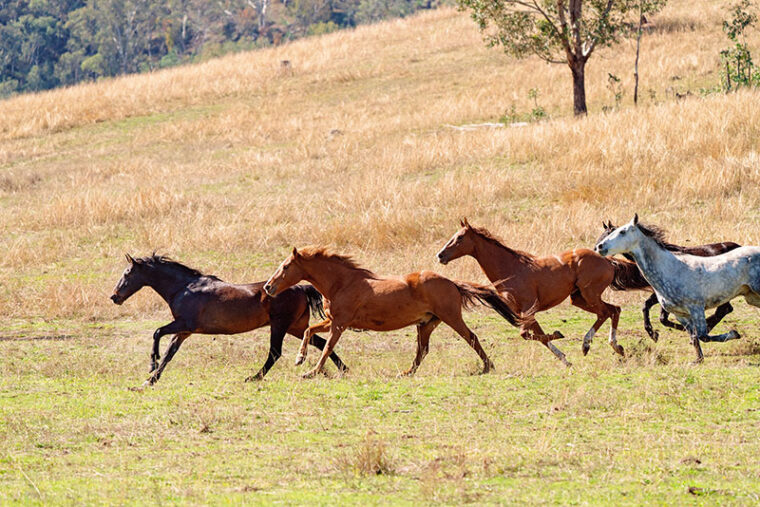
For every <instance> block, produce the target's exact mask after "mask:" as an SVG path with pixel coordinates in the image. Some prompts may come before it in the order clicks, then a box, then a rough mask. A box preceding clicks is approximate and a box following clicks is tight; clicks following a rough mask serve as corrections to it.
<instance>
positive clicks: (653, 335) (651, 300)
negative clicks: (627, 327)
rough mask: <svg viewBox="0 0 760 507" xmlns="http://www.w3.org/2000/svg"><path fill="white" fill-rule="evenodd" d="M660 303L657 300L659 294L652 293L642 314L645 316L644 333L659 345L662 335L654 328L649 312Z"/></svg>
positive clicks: (645, 302) (645, 303)
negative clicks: (658, 341)
mask: <svg viewBox="0 0 760 507" xmlns="http://www.w3.org/2000/svg"><path fill="white" fill-rule="evenodd" d="M658 302H659V301H658V300H657V294H654V293H652V295H651V296H649V297H648V298H647V300H646V301H644V306H643V307H642V309H641V311H642V313H643V314H644V331H646V332H647V334H648V335H649V337H650V338H651V339H652V341H654V342H655V343H657V340H658V338H659V337H660V333H658V332H657V331H655V330H654V329H653V328H652V321H651V320H649V310H650V309H651V308H652V307H653V306H654V305H656V304H657V303H658Z"/></svg>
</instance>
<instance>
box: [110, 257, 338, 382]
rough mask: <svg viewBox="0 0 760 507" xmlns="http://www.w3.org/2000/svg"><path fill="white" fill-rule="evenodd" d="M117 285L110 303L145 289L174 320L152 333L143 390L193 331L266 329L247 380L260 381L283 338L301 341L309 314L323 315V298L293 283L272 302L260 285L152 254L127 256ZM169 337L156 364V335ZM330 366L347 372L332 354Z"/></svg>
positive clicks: (319, 345) (319, 342)
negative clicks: (265, 343)
mask: <svg viewBox="0 0 760 507" xmlns="http://www.w3.org/2000/svg"><path fill="white" fill-rule="evenodd" d="M127 261H129V266H128V267H127V269H126V270H124V274H123V275H122V277H121V280H119V283H117V284H116V288H115V289H114V293H113V295H112V296H111V300H112V301H113V302H114V303H116V304H117V305H120V304H122V303H123V302H124V301H126V300H127V299H128V298H129V297H130V296H131V295H132V294H134V293H135V292H137V291H138V290H140V289H141V288H143V287H145V286H148V287H151V288H152V289H153V290H155V291H156V292H157V293H158V294H159V295H160V296H161V297H162V298H163V299H164V301H166V302H167V303H168V304H169V308H170V309H171V312H172V316H173V317H174V321H173V322H171V323H170V324H167V325H165V326H162V327H160V328H158V329H156V332H155V333H153V353H152V354H151V357H150V377H149V378H148V380H146V381H145V384H144V385H143V387H144V386H147V385H153V384H155V383H156V382H157V381H158V379H159V378H160V377H161V373H162V372H163V371H164V368H166V365H167V364H168V363H169V361H171V360H172V358H173V357H174V354H176V353H177V351H178V350H179V347H180V345H182V342H184V341H185V340H186V339H187V337H188V336H190V335H191V334H192V333H199V334H237V333H244V332H246V331H252V330H254V329H258V328H260V327H263V326H266V325H267V324H269V325H270V336H269V354H268V355H267V359H266V362H265V363H264V365H263V366H262V367H261V369H260V370H259V372H258V373H257V374H256V375H254V376H251V377H248V378H247V379H246V381H251V380H261V379H262V378H264V375H266V374H267V371H269V369H270V368H271V367H272V366H273V365H274V363H275V362H277V360H278V359H279V358H280V356H281V355H282V339H283V338H284V337H285V334H286V333H287V334H290V335H292V336H295V337H296V338H301V337H302V336H303V332H304V331H305V330H306V328H307V327H308V326H309V310H311V312H312V313H314V315H315V316H317V315H319V316H323V313H322V295H321V294H320V293H319V292H317V291H316V289H314V287H312V286H310V285H298V286H296V287H293V288H291V289H289V290H287V291H285V292H283V293H282V294H280V295H279V296H277V297H276V298H270V297H268V296H267V295H266V294H265V293H264V291H263V290H262V286H263V285H264V282H258V283H250V284H246V285H234V284H231V283H227V282H223V281H222V280H220V279H219V278H217V277H215V276H211V275H204V274H203V273H200V272H199V271H196V270H194V269H192V268H189V267H187V266H185V265H183V264H180V263H179V262H174V261H172V260H171V259H169V258H168V257H163V256H158V255H155V254H154V255H152V256H150V257H143V258H137V259H135V258H132V257H131V256H130V255H127ZM166 334H174V337H173V338H172V341H171V343H170V344H169V347H168V348H167V350H166V355H165V356H164V359H163V361H161V364H160V365H159V364H158V360H159V359H160V358H161V355H160V353H159V344H160V342H161V337H162V336H163V335H166ZM313 342H314V345H315V346H316V347H317V348H318V349H322V348H323V347H324V345H325V341H324V340H323V339H322V338H319V337H318V336H315V337H314V339H313ZM330 359H332V360H333V362H334V363H335V366H337V367H338V369H340V370H346V369H347V368H346V365H344V364H343V362H342V361H341V360H340V358H339V357H338V356H337V355H336V354H331V355H330Z"/></svg>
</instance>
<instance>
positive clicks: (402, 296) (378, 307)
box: [264, 247, 518, 377]
mask: <svg viewBox="0 0 760 507" xmlns="http://www.w3.org/2000/svg"><path fill="white" fill-rule="evenodd" d="M301 280H306V281H308V282H310V283H311V284H313V285H314V287H316V288H317V290H318V291H319V292H321V293H322V294H323V295H324V297H325V313H326V314H327V318H326V319H325V320H324V321H322V322H320V323H319V324H315V325H313V326H311V327H309V329H307V330H306V333H304V335H303V341H302V342H301V349H300V351H299V354H298V358H297V359H296V364H301V363H303V361H304V359H305V358H306V346H307V345H308V343H309V340H310V339H312V335H313V334H314V333H315V332H318V331H329V337H328V339H327V346H326V347H325V349H324V351H323V352H322V357H320V359H319V362H318V363H317V365H316V366H315V367H314V369H312V370H311V371H309V372H307V373H306V374H304V377H311V376H313V375H315V374H316V373H318V372H319V371H320V370H321V369H322V367H323V366H324V364H325V361H326V359H327V355H328V354H330V353H331V352H332V350H333V348H334V347H335V344H336V343H338V339H339V338H340V335H341V334H342V333H343V331H345V330H346V329H349V328H351V329H367V330H373V331H392V330H395V329H401V328H403V327H407V326H411V325H416V326H417V355H416V356H415V358H414V361H413V362H412V366H411V367H410V368H409V370H407V371H406V372H405V373H404V374H405V375H412V374H414V372H415V371H416V370H417V368H418V367H419V366H420V363H421V362H422V359H423V358H424V357H425V355H427V353H428V344H429V342H430V334H431V333H432V332H433V330H434V329H435V328H436V326H438V324H440V323H441V321H443V322H445V323H446V324H448V325H449V327H451V328H452V329H454V331H456V332H457V333H458V334H459V335H460V336H461V337H462V338H464V340H465V341H466V342H467V343H468V344H469V345H470V347H472V348H473V350H475V352H477V354H478V356H479V357H480V359H481V360H482V361H483V373H486V372H488V371H489V370H490V369H491V368H493V363H491V360H490V359H488V356H487V355H486V353H485V351H484V350H483V348H482V347H481V346H480V341H479V340H478V337H477V336H476V335H475V333H473V332H472V331H471V330H470V328H469V327H467V324H465V322H464V320H462V308H467V307H469V306H471V305H473V304H474V303H481V304H484V305H486V306H489V307H491V308H493V309H494V310H496V311H497V312H498V313H499V314H500V315H501V316H502V317H504V318H506V319H507V320H508V321H509V322H510V323H512V324H513V325H516V324H517V321H518V318H517V316H516V315H515V314H514V313H513V312H512V310H510V308H509V306H507V304H506V303H505V302H504V301H503V300H502V298H501V297H500V296H499V294H498V293H497V292H496V291H494V290H493V289H490V288H487V287H480V286H475V285H472V284H468V283H463V282H455V281H452V280H449V279H448V278H444V277H443V276H441V275H437V274H435V273H433V272H431V271H421V272H419V273H410V274H408V275H406V276H404V277H401V278H385V277H380V276H378V275H376V274H374V273H373V272H371V271H369V270H367V269H363V268H361V267H359V266H357V265H356V263H355V262H354V261H353V260H351V258H349V257H346V256H344V255H338V254H335V253H332V252H329V251H327V250H326V249H325V248H321V247H306V248H303V249H301V250H297V249H295V248H294V249H293V252H292V254H291V255H289V256H288V257H287V258H286V259H285V260H284V261H283V262H282V264H281V265H280V267H279V268H277V271H275V273H274V274H273V275H272V277H271V278H270V279H269V281H268V282H267V283H266V285H265V286H264V290H265V291H267V294H270V295H276V294H281V293H282V291H284V290H286V289H287V288H288V287H290V286H292V285H294V284H296V283H298V282H299V281H301Z"/></svg>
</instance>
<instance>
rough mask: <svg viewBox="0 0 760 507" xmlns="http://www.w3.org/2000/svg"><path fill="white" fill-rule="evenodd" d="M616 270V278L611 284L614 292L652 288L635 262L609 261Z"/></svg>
mask: <svg viewBox="0 0 760 507" xmlns="http://www.w3.org/2000/svg"><path fill="white" fill-rule="evenodd" d="M607 260H608V261H609V263H610V264H612V267H613V268H614V269H615V277H614V278H613V279H612V283H610V287H612V290H643V289H648V288H650V287H651V285H649V282H647V279H646V278H644V275H642V274H641V270H640V269H639V267H638V266H637V265H636V263H634V262H629V261H622V260H618V259H607Z"/></svg>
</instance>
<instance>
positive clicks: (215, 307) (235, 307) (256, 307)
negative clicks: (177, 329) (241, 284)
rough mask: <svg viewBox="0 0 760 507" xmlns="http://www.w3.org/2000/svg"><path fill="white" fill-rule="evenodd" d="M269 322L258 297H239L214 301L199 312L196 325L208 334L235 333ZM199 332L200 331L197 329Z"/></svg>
mask: <svg viewBox="0 0 760 507" xmlns="http://www.w3.org/2000/svg"><path fill="white" fill-rule="evenodd" d="M267 324H269V311H268V308H266V307H265V305H262V304H261V301H260V300H259V298H254V297H240V298H232V299H227V300H225V301H224V302H222V301H214V302H210V303H209V304H208V305H206V306H205V307H204V308H203V310H202V311H201V312H200V314H199V319H198V327H202V328H203V329H204V331H202V332H205V333H208V334H237V333H244V332H246V331H252V330H254V329H257V328H260V327H263V326H265V325H267ZM199 332H201V331H199Z"/></svg>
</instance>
